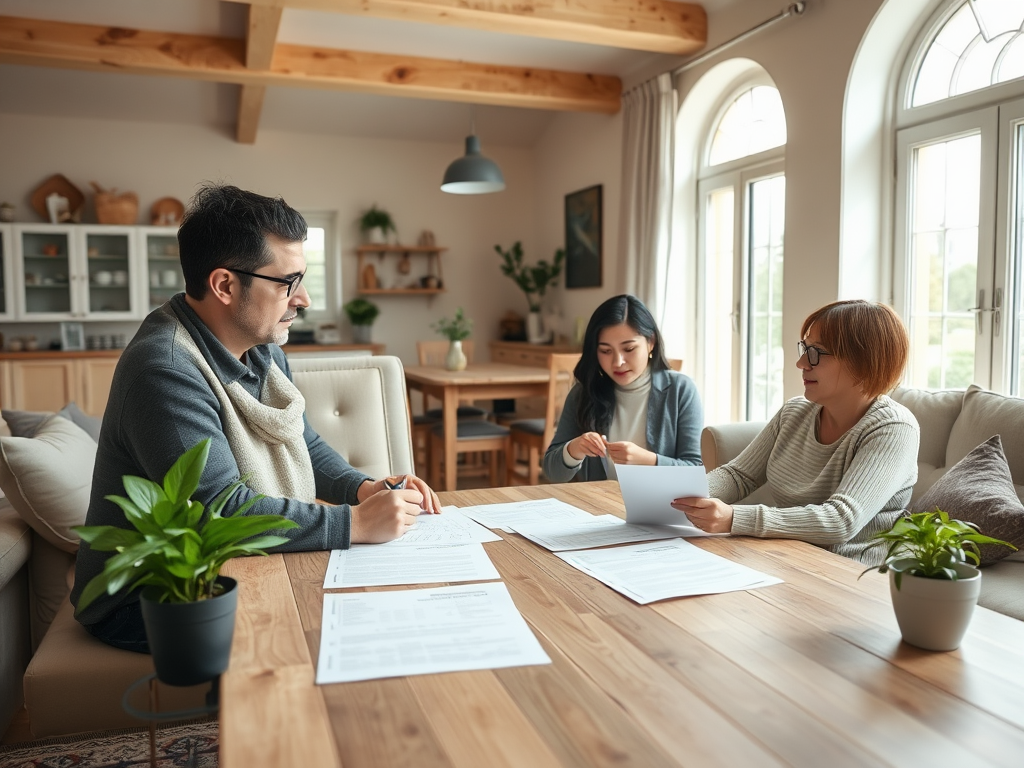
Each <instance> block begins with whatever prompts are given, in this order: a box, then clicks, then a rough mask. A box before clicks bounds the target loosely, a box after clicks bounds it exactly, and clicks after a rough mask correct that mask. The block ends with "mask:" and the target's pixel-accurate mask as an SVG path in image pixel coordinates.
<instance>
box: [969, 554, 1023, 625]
mask: <svg viewBox="0 0 1024 768" xmlns="http://www.w3.org/2000/svg"><path fill="white" fill-rule="evenodd" d="M1022 584H1024V563H1022V562H1015V561H1012V560H1011V559H1010V558H1006V559H1004V560H1002V561H1000V562H998V563H996V564H995V565H991V566H989V567H988V568H986V569H985V570H984V571H982V576H981V595H980V596H979V597H978V605H980V606H982V607H984V608H990V609H991V610H993V611H999V612H1000V613H1003V614H1006V615H1007V616H1013V618H1015V619H1020V620H1021V621H1024V588H1022V587H1021V585H1022Z"/></svg>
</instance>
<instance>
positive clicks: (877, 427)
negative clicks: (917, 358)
mask: <svg viewBox="0 0 1024 768" xmlns="http://www.w3.org/2000/svg"><path fill="white" fill-rule="evenodd" d="M820 411H821V406H820V405H817V404H816V403H812V402H810V401H808V400H805V399H804V398H802V397H797V398H794V399H792V400H790V401H789V402H787V403H786V404H785V405H783V406H782V408H781V409H779V412H778V413H777V414H775V417H774V418H773V419H772V420H771V421H770V422H768V425H767V426H766V427H765V428H764V429H763V430H761V433H760V434H759V435H758V436H757V437H756V438H754V440H753V441H752V442H751V443H750V445H748V446H747V447H746V449H745V450H744V451H743V452H742V453H741V454H740V455H739V456H737V457H736V458H735V459H733V460H732V461H730V462H729V463H728V464H726V465H725V466H722V467H719V468H718V469H716V470H714V471H713V472H711V473H709V474H708V485H709V486H710V492H711V496H712V497H714V498H718V499H721V500H722V501H724V502H726V503H727V504H734V502H736V501H738V500H739V499H742V498H744V497H746V496H747V495H748V494H750V493H753V492H754V491H755V490H756V489H757V488H759V487H761V486H762V485H764V484H765V483H767V484H768V487H769V488H770V489H771V492H772V496H773V498H774V500H775V503H776V504H777V506H774V507H769V506H767V505H764V504H740V505H735V506H733V522H732V532H733V533H734V534H745V535H748V536H762V537H774V538H790V539H802V540H804V541H808V542H810V543H812V544H817V545H818V546H820V547H825V548H827V549H828V550H830V551H832V552H836V553H837V554H840V555H845V556H846V557H852V558H855V559H857V560H860V561H861V562H863V563H864V564H866V565H877V564H878V563H880V562H881V561H882V557H883V555H884V552H885V547H884V543H883V542H878V541H872V540H871V537H872V535H873V534H875V533H876V532H878V531H885V530H888V529H889V528H891V527H892V525H893V523H894V522H895V521H896V519H897V518H898V517H899V516H900V514H901V512H902V510H903V508H904V507H905V506H906V505H907V503H908V502H909V501H910V493H911V491H912V490H913V487H914V483H915V482H916V481H917V449H918V442H919V440H920V430H919V428H918V425H917V420H916V419H915V418H914V415H913V414H912V413H911V412H910V411H909V410H907V409H906V408H904V407H903V406H902V405H900V404H899V403H897V402H895V401H894V400H891V399H890V398H889V397H887V396H885V395H882V396H880V397H878V398H876V399H875V401H874V402H873V403H872V404H871V407H870V408H868V410H867V413H865V414H864V416H863V417H862V418H861V419H860V421H858V422H857V423H856V424H855V425H854V426H853V428H852V429H850V430H849V431H848V432H847V433H846V434H845V435H843V436H842V437H841V438H840V439H839V440H837V441H836V442H834V443H832V444H831V445H822V444H821V443H820V442H819V441H818V437H817V424H818V413H819V412H820Z"/></svg>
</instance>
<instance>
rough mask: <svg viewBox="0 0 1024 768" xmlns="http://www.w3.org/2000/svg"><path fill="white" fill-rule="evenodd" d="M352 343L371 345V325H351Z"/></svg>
mask: <svg viewBox="0 0 1024 768" xmlns="http://www.w3.org/2000/svg"><path fill="white" fill-rule="evenodd" d="M352 341H353V342H354V343H356V344H372V343H373V326H372V325H353V326H352Z"/></svg>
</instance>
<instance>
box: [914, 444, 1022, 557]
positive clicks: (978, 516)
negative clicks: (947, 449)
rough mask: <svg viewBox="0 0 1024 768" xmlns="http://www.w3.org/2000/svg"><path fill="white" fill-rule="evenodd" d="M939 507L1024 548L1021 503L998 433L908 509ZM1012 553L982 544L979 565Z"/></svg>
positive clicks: (988, 533) (959, 462)
mask: <svg viewBox="0 0 1024 768" xmlns="http://www.w3.org/2000/svg"><path fill="white" fill-rule="evenodd" d="M935 509H941V510H942V511H943V512H946V513H947V514H948V515H949V516H950V517H951V518H954V519H956V520H963V521H964V522H967V523H974V524H975V525H977V526H978V528H979V530H980V531H981V532H982V533H983V534H985V535H986V536H993V537H995V538H997V539H1002V540H1003V541H1008V542H1010V543H1011V544H1013V545H1014V546H1016V547H1017V548H1018V549H1020V548H1022V547H1024V504H1021V502H1020V499H1019V498H1017V492H1016V491H1015V490H1014V487H1013V478H1012V477H1011V476H1010V468H1009V466H1008V465H1007V463H1006V456H1005V454H1004V453H1003V442H1002V440H1001V439H1000V437H999V435H995V436H993V437H990V438H989V439H988V440H986V441H985V442H984V443H982V444H981V445H979V446H978V447H977V448H975V449H974V450H973V451H971V452H970V453H968V454H967V455H966V456H964V457H963V458H962V459H960V461H958V462H957V463H956V464H954V465H953V466H952V467H951V468H950V470H949V471H948V472H947V473H946V474H944V475H943V476H942V477H941V478H939V480H938V482H936V483H935V485H933V486H932V487H931V488H929V489H928V491H927V492H926V493H925V494H924V495H923V496H922V497H921V498H920V499H918V500H917V501H916V502H914V504H913V506H912V508H911V512H932V511H933V510H935ZM1010 554H1013V550H1012V549H1010V548H1009V547H1000V546H995V545H988V546H984V547H981V565H983V566H984V565H991V564H992V563H994V562H996V561H997V560H1002V559H1003V558H1004V557H1006V556H1007V555H1010Z"/></svg>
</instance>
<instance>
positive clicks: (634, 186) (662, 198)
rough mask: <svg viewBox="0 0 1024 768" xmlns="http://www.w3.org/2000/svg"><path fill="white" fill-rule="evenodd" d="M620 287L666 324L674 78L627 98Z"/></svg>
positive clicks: (660, 80) (660, 78) (635, 90)
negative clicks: (635, 297)
mask: <svg viewBox="0 0 1024 768" xmlns="http://www.w3.org/2000/svg"><path fill="white" fill-rule="evenodd" d="M622 101H623V108H622V115H623V123H624V125H623V137H622V141H623V152H622V215H621V217H620V222H621V224H620V230H619V231H620V233H621V235H620V241H619V255H620V256H619V265H620V285H622V286H623V287H624V289H625V290H626V292H627V293H632V294H634V295H635V296H637V297H638V298H639V299H640V300H641V301H643V302H644V303H645V304H646V305H647V307H648V308H649V309H650V310H651V313H652V314H653V315H654V318H655V319H656V320H657V321H658V323H659V325H662V324H663V321H664V315H665V306H666V302H665V299H666V291H667V288H668V280H667V275H668V257H669V252H670V251H671V247H672V186H673V185H672V176H673V167H674V164H675V159H674V154H675V118H676V91H675V88H673V86H672V78H671V76H670V75H669V74H667V73H666V74H663V75H659V76H658V77H656V78H654V79H653V80H648V81H647V82H646V83H643V84H641V85H638V86H637V87H636V88H633V89H632V90H631V91H629V92H628V93H626V94H625V95H624V96H623V100H622Z"/></svg>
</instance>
